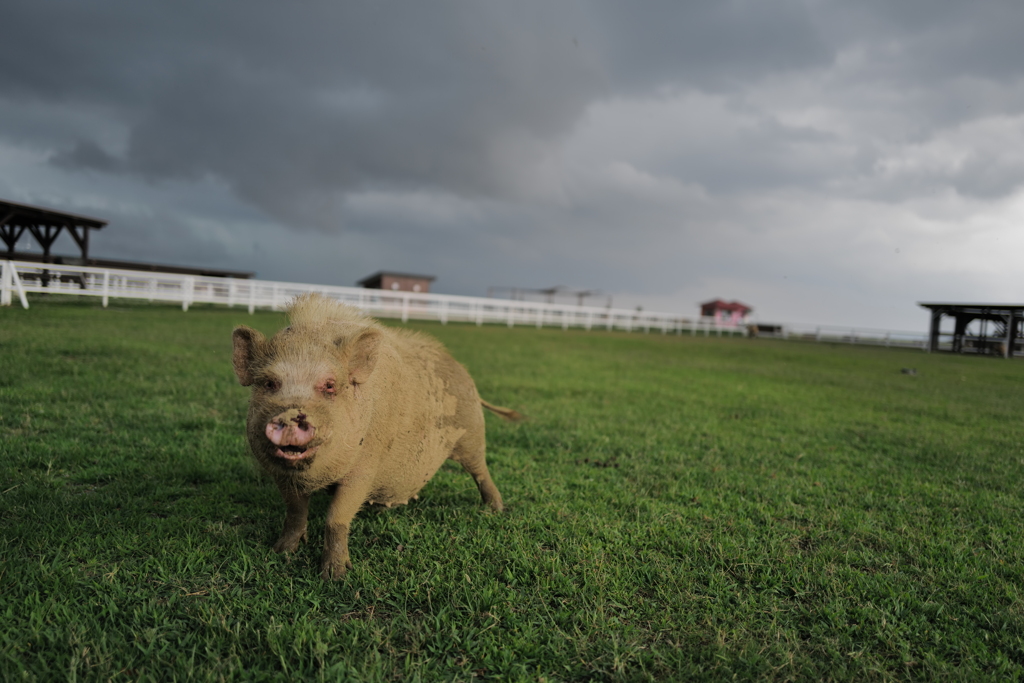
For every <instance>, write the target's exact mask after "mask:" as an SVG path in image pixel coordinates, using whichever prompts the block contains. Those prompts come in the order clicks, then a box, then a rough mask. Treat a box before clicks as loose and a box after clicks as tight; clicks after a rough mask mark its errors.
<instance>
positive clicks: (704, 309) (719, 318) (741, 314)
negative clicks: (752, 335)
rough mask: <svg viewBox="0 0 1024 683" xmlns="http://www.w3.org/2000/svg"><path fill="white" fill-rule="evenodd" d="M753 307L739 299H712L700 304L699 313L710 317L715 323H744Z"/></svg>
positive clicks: (731, 324)
mask: <svg viewBox="0 0 1024 683" xmlns="http://www.w3.org/2000/svg"><path fill="white" fill-rule="evenodd" d="M753 310H754V309H753V308H751V307H750V306H747V305H746V304H742V303H740V302H739V301H722V300H721V299H714V300H712V301H705V302H704V303H702V304H701V305H700V314H701V316H702V317H704V318H712V319H714V321H715V324H716V325H726V326H733V325H744V324H746V322H747V315H749V314H750V312H751V311H753Z"/></svg>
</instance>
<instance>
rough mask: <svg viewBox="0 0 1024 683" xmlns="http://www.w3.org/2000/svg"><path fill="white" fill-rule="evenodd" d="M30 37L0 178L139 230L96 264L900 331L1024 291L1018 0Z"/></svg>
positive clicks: (70, 12) (476, 0) (451, 17)
mask: <svg viewBox="0 0 1024 683" xmlns="http://www.w3.org/2000/svg"><path fill="white" fill-rule="evenodd" d="M3 26H4V49H3V50H0V198H4V199H9V200H13V201H19V202H26V203H38V204H43V205H46V206H50V207H53V208H58V209H65V210H68V211H73V212H78V213H84V214H86V215H93V216H96V217H99V218H104V219H106V220H109V221H110V225H108V227H107V228H105V229H104V230H102V231H101V232H99V233H97V234H96V235H95V237H94V242H93V249H92V251H93V254H94V255H96V256H105V257H110V258H124V259H139V260H147V261H156V262H165V263H175V264H182V265H202V266H213V267H222V268H228V269H237V270H248V271H255V272H256V273H257V274H258V276H259V277H263V278H267V279H276V280H289V281H297V282H314V283H325V284H342V285H351V284H354V283H355V281H356V280H358V279H360V278H362V277H364V276H366V275H369V274H371V273H373V272H375V271H377V270H380V269H391V270H400V271H409V272H415V273H428V274H433V275H436V276H437V281H436V282H435V286H434V289H435V291H440V292H446V293H453V294H470V295H481V296H482V295H485V294H486V292H487V289H488V287H492V286H517V287H547V286H552V285H557V284H563V285H569V286H575V287H582V288H590V289H600V290H602V291H604V292H606V293H608V294H611V295H614V301H615V303H616V305H630V306H633V305H643V306H644V307H645V308H648V309H653V310H661V311H670V312H678V313H682V314H686V315H693V314H695V313H696V312H697V304H698V302H700V301H702V300H705V299H709V298H716V297H721V298H726V299H739V300H741V301H744V302H745V303H748V304H750V305H752V306H753V307H754V308H755V315H756V316H757V317H758V318H759V319H760V320H762V321H766V322H767V321H770V322H774V321H779V322H807V323H817V324H849V325H861V326H872V327H878V328H889V329H900V330H918V329H924V328H925V326H926V319H927V316H926V314H925V312H924V311H923V310H922V309H920V308H918V307H917V306H916V304H915V302H917V301H921V300H925V301H928V300H956V301H965V300H987V301H1010V300H1012V301H1021V300H1024V277H1022V276H1021V274H1020V270H1021V269H1020V266H1019V260H1020V255H1021V254H1024V40H1022V39H1021V36H1022V35H1024V5H1021V3H1020V2H1019V0H1007V1H1006V2H988V1H985V0H981V1H978V2H971V3H965V2H961V1H959V0H957V1H954V0H901V1H900V2H892V1H891V0H856V2H854V1H850V0H847V1H844V2H833V1H830V0H740V1H734V0H707V1H701V2H694V1H688V0H669V1H666V2H643V1H640V2H628V3H626V2H621V1H619V2H614V1H612V0H608V1H607V2H601V1H594V2H587V1H575V0H543V1H539V2H532V1H530V0H517V2H514V3H512V2H502V1H491V0H453V1H448V0H432V1H431V2H419V1H409V2H390V1H387V0H384V1H370V0H302V1H300V2H291V3H282V2H263V1H260V0H245V1H244V2H243V1H241V0H239V1H230V0H228V1H224V2H207V1H202V2H190V1H188V0H178V1H176V2H173V3H170V2H167V3H161V4H158V3H140V2H137V1H135V0H92V1H91V2H88V3H83V2H79V1H77V0H68V1H66V2H52V1H50V0H9V1H8V2H5V4H4V20H3ZM69 242H70V241H69ZM28 243H29V239H28V238H26V239H25V240H24V242H23V243H22V244H21V245H19V247H21V246H24V245H26V244H28ZM64 246H65V247H66V248H64V249H63V251H64V252H65V253H72V251H73V250H72V249H71V245H70V243H69V244H67V245H64ZM36 249H37V250H38V248H37V247H36Z"/></svg>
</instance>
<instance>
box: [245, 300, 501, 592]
mask: <svg viewBox="0 0 1024 683" xmlns="http://www.w3.org/2000/svg"><path fill="white" fill-rule="evenodd" d="M288 317H289V322H290V325H289V326H288V327H286V328H285V329H283V330H281V331H280V332H278V333H277V334H276V335H274V336H273V337H272V338H271V339H267V338H266V337H264V336H263V335H262V334H260V333H259V332H257V331H256V330H253V329H251V328H249V327H246V326H244V325H242V326H239V327H237V328H235V330H234V333H233V335H232V337H233V341H234V355H233V363H234V368H235V374H236V375H237V376H238V381H239V382H240V383H241V384H242V385H243V386H251V387H252V397H251V399H250V402H249V415H248V420H247V435H248V441H249V446H250V449H251V450H252V454H253V456H254V457H255V458H256V460H257V462H259V464H260V465H261V466H262V468H263V469H264V470H265V471H266V472H268V473H269V474H270V476H271V477H272V478H273V479H274V481H275V482H276V484H277V486H278V489H279V490H280V491H281V496H282V498H283V499H284V502H285V507H286V514H285V522H284V529H283V531H282V533H281V537H280V538H279V539H278V540H277V542H276V543H275V544H274V550H276V551H277V552H290V551H293V550H295V549H296V548H297V547H298V545H299V543H300V542H301V541H302V540H304V539H305V538H306V517H307V511H308V508H309V496H310V494H312V493H313V492H314V491H317V490H319V489H322V488H326V487H328V486H331V487H332V488H333V493H332V494H331V495H332V498H331V503H330V506H329V508H328V511H327V520H326V531H325V536H324V552H323V560H322V563H321V568H322V574H323V576H324V578H338V577H340V576H342V575H343V574H344V573H345V571H346V569H347V568H348V567H350V566H351V564H350V561H349V550H348V531H349V528H350V526H351V523H352V519H353V517H355V515H356V513H357V512H358V511H359V509H360V508H361V507H362V506H363V505H364V504H366V503H377V504H382V505H387V506H389V507H390V506H391V505H396V504H404V503H407V502H408V501H409V500H410V499H411V498H414V497H416V494H417V493H418V492H419V490H420V489H421V488H423V485H424V484H426V483H427V481H429V480H430V478H431V477H432V476H433V475H434V473H435V472H436V471H437V470H438V468H439V467H440V466H441V464H442V463H443V462H444V461H445V460H446V459H448V458H451V459H452V460H455V461H456V462H458V463H459V464H460V465H462V467H463V468H464V469H465V470H466V471H467V472H469V474H470V475H472V476H473V479H474V480H475V481H476V483H477V487H478V488H479V490H480V495H481V497H482V498H483V501H484V502H485V503H486V504H488V505H489V506H490V507H491V508H492V509H494V510H497V511H500V510H502V509H503V504H502V500H501V494H500V493H499V492H498V489H497V487H496V486H495V485H494V482H493V481H491V476H490V474H489V473H488V471H487V463H486V461H485V440H484V418H483V411H482V410H481V406H485V407H487V408H488V409H489V410H493V411H494V412H496V413H498V414H499V415H502V416H503V417H506V418H508V419H518V418H519V415H518V413H516V412H515V411H513V410H509V409H508V408H501V407H500V406H493V405H491V404H489V403H486V402H483V401H482V400H481V399H480V396H479V395H478V394H477V391H476V386H475V385H474V384H473V380H472V378H471V377H470V376H469V373H468V372H467V371H466V369H465V368H464V367H462V366H461V365H460V364H459V363H457V362H456V361H455V360H454V359H453V358H452V357H451V356H450V355H449V354H448V352H447V351H446V350H445V349H444V347H443V346H442V345H441V344H440V343H439V342H438V341H436V340H434V339H432V338H431V337H428V336H426V335H423V334H419V333H415V332H409V331H406V330H395V329H391V328H388V327H384V326H382V325H380V324H378V323H377V322H376V321H375V320H373V319H372V318H369V317H366V316H364V315H363V314H362V313H360V312H359V311H358V310H356V309H354V308H351V307H349V306H345V305H343V304H340V303H338V302H336V301H333V300H331V299H328V298H326V297H323V296H321V295H318V294H307V295H303V296H300V297H298V298H297V299H296V300H295V301H294V302H293V303H292V305H291V306H290V307H289V309H288ZM274 440H276V442H275V441H274Z"/></svg>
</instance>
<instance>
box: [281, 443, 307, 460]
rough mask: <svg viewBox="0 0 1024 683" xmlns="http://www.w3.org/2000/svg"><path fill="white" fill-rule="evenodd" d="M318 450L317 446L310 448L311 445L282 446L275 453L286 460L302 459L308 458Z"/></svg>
mask: <svg viewBox="0 0 1024 683" xmlns="http://www.w3.org/2000/svg"><path fill="white" fill-rule="evenodd" d="M315 452H316V447H313V448H310V447H309V446H281V447H280V448H278V449H277V450H276V451H274V455H276V456H277V457H279V458H284V459H285V460H291V461H296V460H302V459H304V458H308V457H309V456H311V455H313V453H315Z"/></svg>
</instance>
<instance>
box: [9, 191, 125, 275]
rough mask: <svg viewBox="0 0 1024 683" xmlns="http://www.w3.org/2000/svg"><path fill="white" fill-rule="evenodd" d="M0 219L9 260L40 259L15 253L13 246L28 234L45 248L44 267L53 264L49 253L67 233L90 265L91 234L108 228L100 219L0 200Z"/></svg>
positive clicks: (32, 255)
mask: <svg viewBox="0 0 1024 683" xmlns="http://www.w3.org/2000/svg"><path fill="white" fill-rule="evenodd" d="M0 217H2V220H0V239H2V240H3V241H4V244H6V245H7V259H8V260H14V259H19V260H20V259H24V258H25V257H27V258H28V259H29V260H33V261H34V260H38V259H39V257H38V256H37V255H35V254H24V253H21V254H19V253H18V252H16V251H14V246H15V245H16V244H17V243H18V240H19V239H21V236H22V235H23V234H25V231H26V230H28V232H29V234H30V235H32V237H34V238H35V240H36V242H38V243H39V246H41V247H42V248H43V257H42V261H43V263H52V262H53V254H51V253H50V249H51V247H53V243H54V242H56V241H57V238H58V237H59V236H60V233H61V232H63V231H67V233H68V234H69V235H71V237H72V238H73V239H74V240H75V244H77V245H78V248H79V249H80V250H81V252H82V261H83V262H85V261H87V260H88V259H89V231H90V230H99V229H100V228H102V227H103V226H105V225H106V224H107V222H106V221H101V220H100V219H98V218H89V217H87V216H79V215H78V214H74V213H66V212H63V211H54V210H52V209H44V208H43V207H41V206H31V205H29V204H17V203H15V202H8V201H4V200H0Z"/></svg>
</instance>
